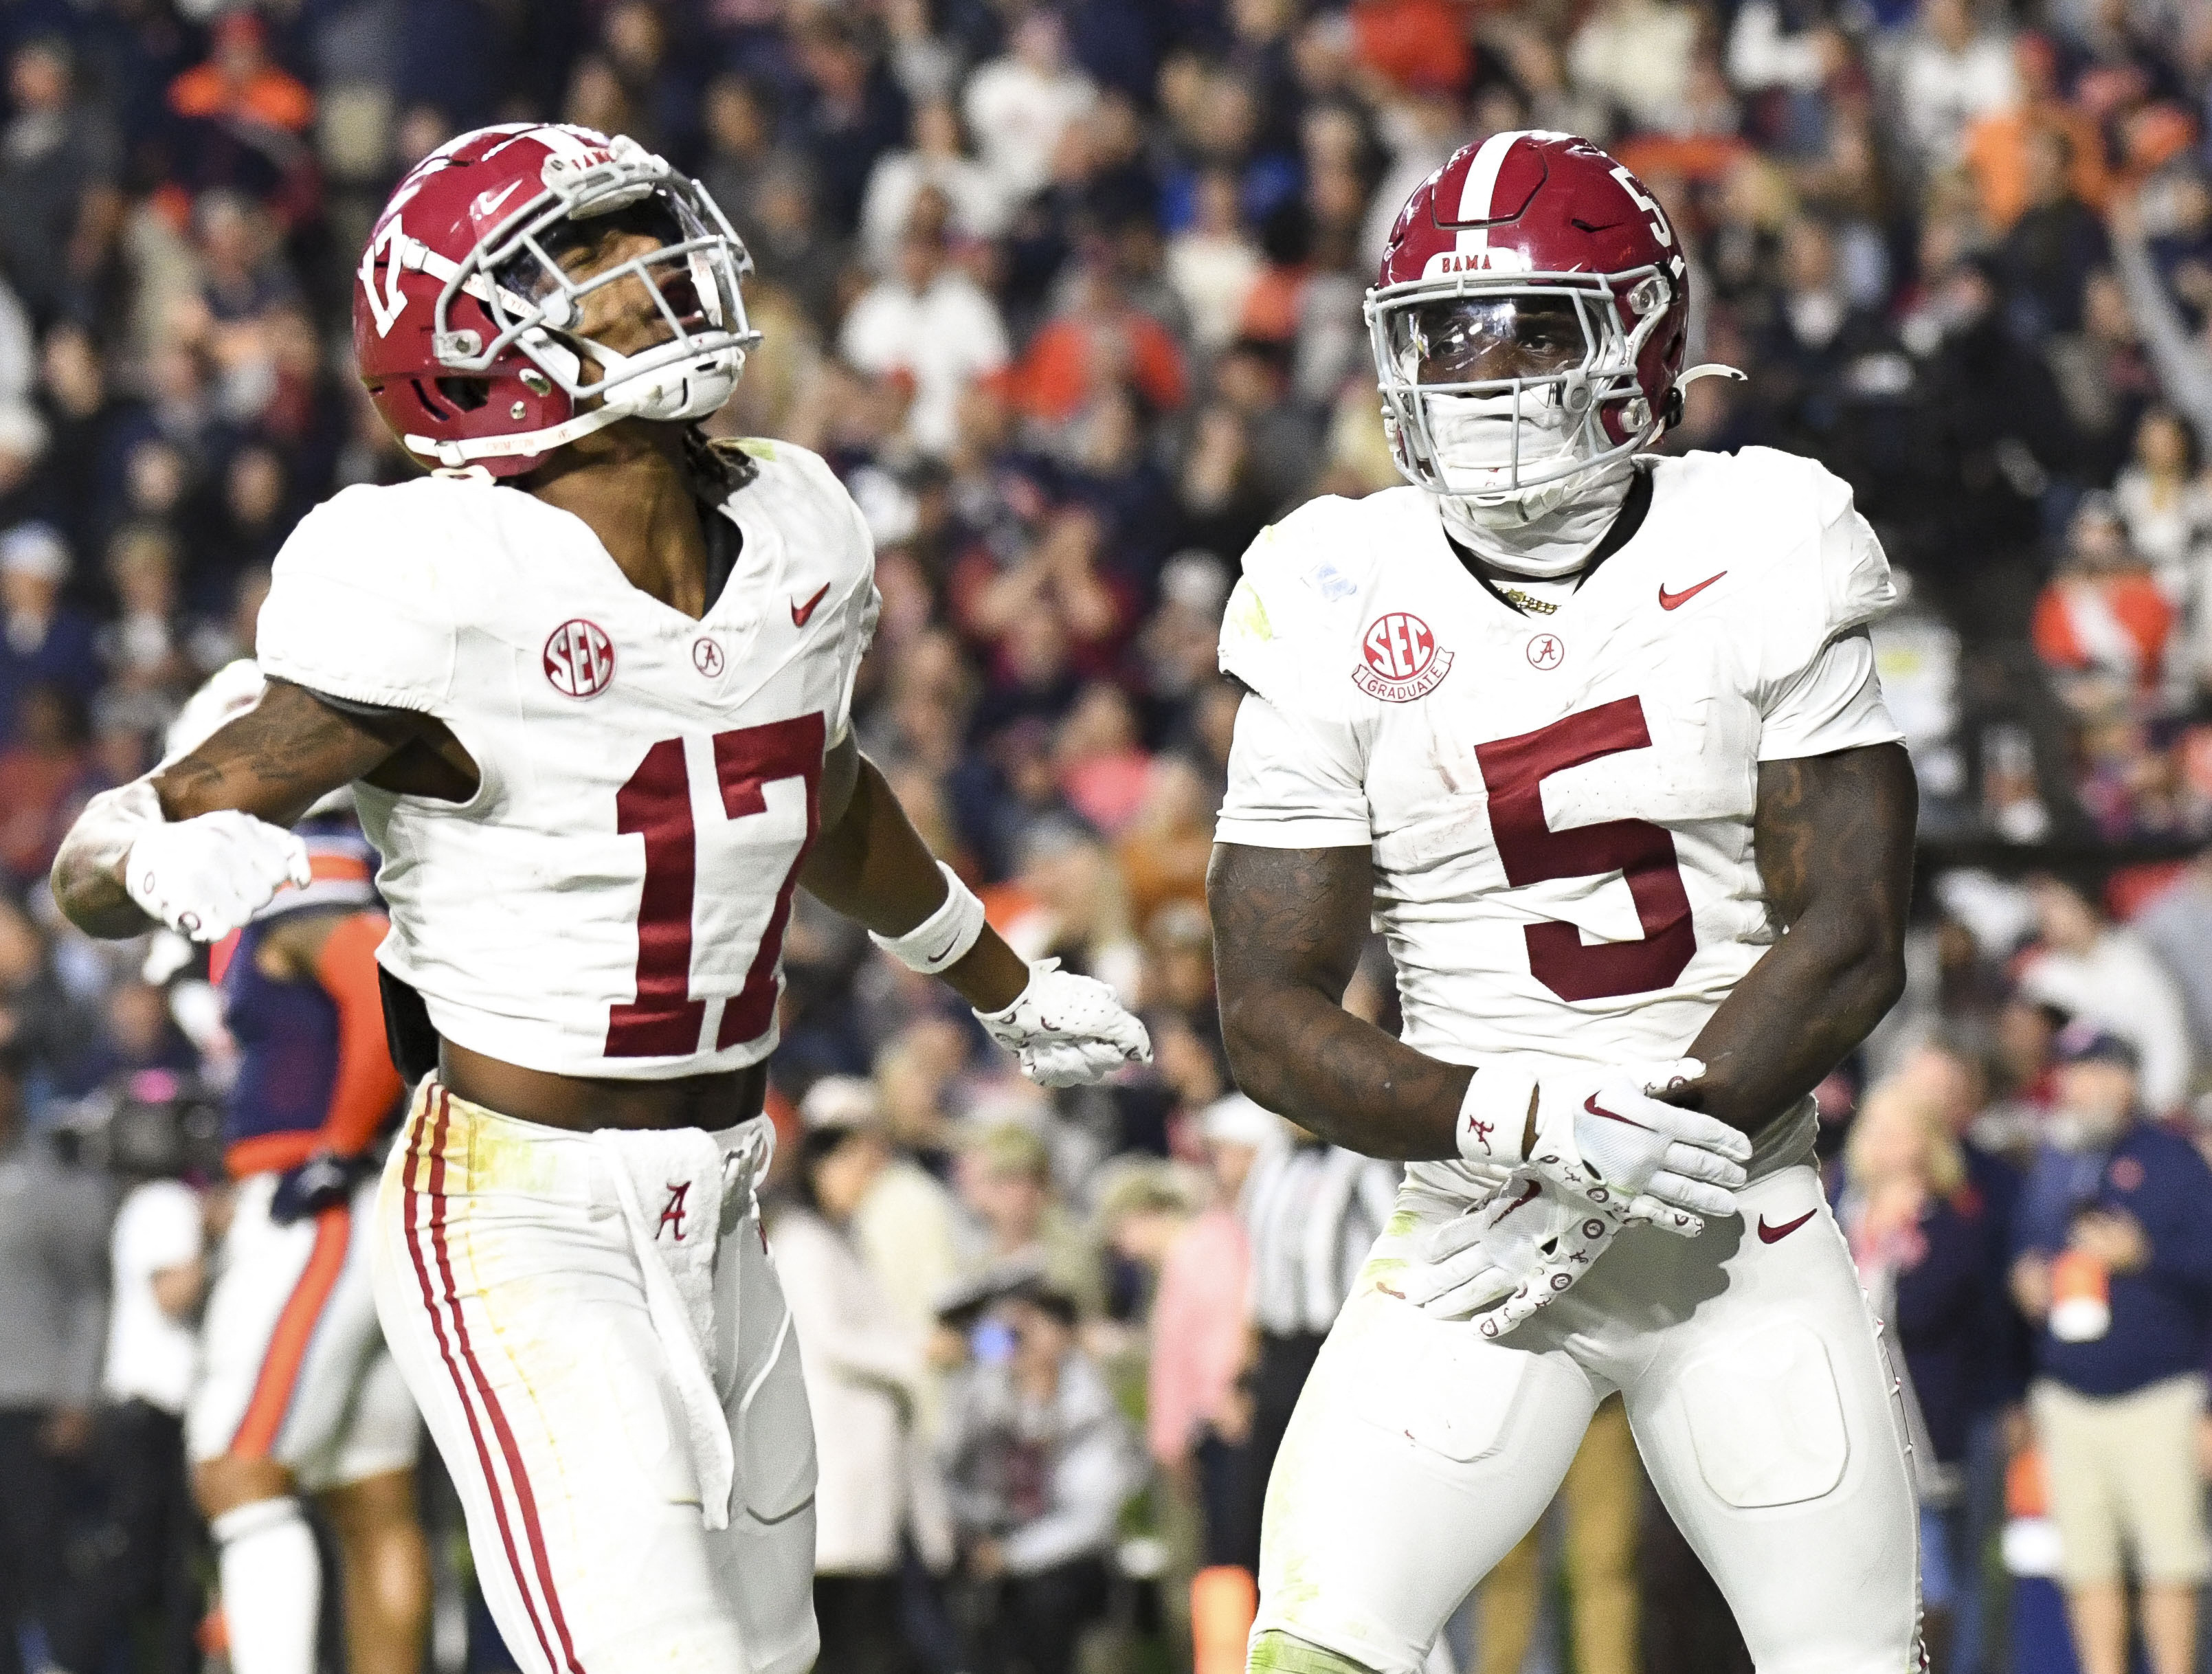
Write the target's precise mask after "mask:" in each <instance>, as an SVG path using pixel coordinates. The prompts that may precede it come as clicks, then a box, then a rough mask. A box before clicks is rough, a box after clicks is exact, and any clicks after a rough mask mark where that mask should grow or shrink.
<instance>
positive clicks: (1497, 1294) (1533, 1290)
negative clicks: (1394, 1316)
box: [1394, 1172, 1624, 1336]
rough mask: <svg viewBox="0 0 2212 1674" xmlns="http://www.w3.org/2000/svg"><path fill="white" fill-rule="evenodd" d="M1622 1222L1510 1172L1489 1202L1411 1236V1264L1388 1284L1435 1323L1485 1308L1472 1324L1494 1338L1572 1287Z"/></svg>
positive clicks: (1529, 1177)
mask: <svg viewBox="0 0 2212 1674" xmlns="http://www.w3.org/2000/svg"><path fill="white" fill-rule="evenodd" d="M1623 1224H1624V1221H1623V1219H1622V1217H1621V1216H1620V1215H1617V1214H1607V1212H1606V1211H1605V1210H1603V1209H1601V1208H1597V1207H1595V1205H1592V1204H1589V1203H1586V1202H1582V1201H1581V1200H1580V1199H1578V1198H1577V1197H1575V1196H1572V1195H1571V1193H1568V1192H1565V1191H1562V1190H1559V1188H1558V1187H1556V1186H1547V1185H1546V1184H1545V1183H1544V1182H1543V1181H1542V1180H1541V1179H1539V1178H1537V1177H1536V1176H1535V1175H1534V1174H1533V1173H1528V1172H1522V1173H1516V1174H1515V1175H1513V1176H1512V1177H1511V1178H1510V1179H1508V1180H1507V1181H1506V1183H1505V1184H1504V1185H1503V1186H1501V1187H1500V1188H1499V1189H1498V1195H1497V1196H1494V1197H1492V1199H1491V1200H1490V1201H1489V1202H1487V1203H1484V1204H1482V1205H1480V1207H1478V1208H1470V1209H1468V1210H1467V1211H1466V1212H1465V1213H1464V1214H1458V1215H1455V1216H1453V1217H1452V1218H1451V1219H1450V1220H1447V1221H1445V1222H1443V1225H1441V1226H1437V1227H1430V1228H1428V1229H1427V1230H1426V1231H1425V1232H1422V1233H1416V1234H1415V1235H1414V1238H1413V1257H1414V1259H1413V1261H1412V1262H1410V1263H1407V1266H1406V1267H1405V1269H1403V1270H1402V1271H1401V1273H1400V1274H1399V1275H1397V1277H1396V1279H1395V1281H1394V1283H1395V1288H1396V1289H1397V1292H1398V1294H1400V1295H1401V1296H1402V1297H1404V1298H1405V1299H1406V1300H1407V1301H1408V1302H1411V1303H1413V1305H1414V1306H1416V1307H1418V1308H1419V1309H1420V1310H1421V1311H1422V1312H1424V1313H1426V1314H1430V1315H1432V1316H1434V1317H1435V1318H1438V1319H1464V1318H1468V1316H1469V1315H1471V1314H1474V1313H1477V1312H1480V1311H1482V1310H1484V1309H1488V1310H1489V1312H1486V1313H1483V1314H1482V1318H1481V1319H1480V1321H1479V1322H1478V1323H1479V1325H1480V1330H1482V1332H1483V1334H1484V1335H1485V1336H1498V1335H1500V1334H1502V1333H1504V1332H1505V1331H1509V1330H1512V1329H1513V1327H1514V1326H1516V1325H1517V1324H1520V1323H1521V1322H1522V1320H1523V1319H1526V1318H1528V1316H1529V1315H1530V1314H1532V1313H1534V1312H1536V1310H1537V1309H1539V1308H1541V1307H1543V1306H1545V1305H1546V1304H1547V1303H1549V1302H1551V1301H1552V1300H1553V1299H1554V1298H1556V1297H1558V1296H1559V1294H1562V1293H1563V1292H1565V1291H1566V1290H1567V1289H1569V1288H1571V1287H1572V1286H1573V1284H1574V1282H1575V1281H1576V1280H1577V1279H1579V1278H1580V1277H1582V1275H1583V1274H1585V1273H1587V1272H1589V1269H1590V1263H1593V1262H1595V1260H1596V1259H1597V1257H1598V1256H1599V1254H1600V1253H1601V1251H1603V1250H1604V1249H1605V1247H1606V1246H1607V1245H1609V1244H1611V1243H1612V1242H1613V1239H1614V1238H1615V1237H1616V1236H1618V1235H1619V1233H1620V1228H1621V1227H1622V1226H1623ZM1493 1305H1496V1306H1493Z"/></svg>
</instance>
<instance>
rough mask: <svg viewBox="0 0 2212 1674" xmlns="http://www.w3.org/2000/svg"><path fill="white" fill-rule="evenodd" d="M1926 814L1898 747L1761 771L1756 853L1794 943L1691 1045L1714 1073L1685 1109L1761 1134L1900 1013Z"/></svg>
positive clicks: (1746, 981) (1765, 958)
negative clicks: (1915, 865) (1918, 829)
mask: <svg viewBox="0 0 2212 1674" xmlns="http://www.w3.org/2000/svg"><path fill="white" fill-rule="evenodd" d="M1918 808H1919V789H1918V787H1917V785H1916V784H1915V782H1914V781H1913V777H1912V765H1911V762H1910V761H1909V760H1908V759H1907V758H1906V757H1905V750H1904V747H1903V746H1901V745H1895V744H1881V745H1874V746H1869V747H1867V748H1864V749H1859V750H1844V751H1838V752H1837V753H1836V754H1834V755H1832V756H1814V757H1810V758H1806V759H1803V760H1800V761H1779V762H1765V763H1762V764H1760V766H1759V807H1758V812H1757V813H1756V814H1755V815H1754V816H1753V828H1752V830H1753V838H1752V840H1753V849H1754V853H1755V855H1756V856H1757V859H1758V862H1759V878H1760V880H1761V881H1762V882H1763V883H1764V884H1765V887H1766V896H1767V900H1768V903H1769V904H1770V906H1771V910H1772V911H1773V913H1774V916H1775V918H1776V920H1777V921H1778V922H1779V923H1780V924H1781V925H1782V926H1783V927H1784V928H1785V929H1786V930H1787V931H1788V934H1785V935H1784V937H1783V938H1782V940H1779V941H1778V942H1777V943H1775V945H1774V946H1773V947H1770V948H1769V949H1768V950H1767V951H1766V953H1765V954H1764V955H1762V956H1761V957H1760V959H1759V963H1758V964H1757V965H1753V966H1752V968H1751V970H1750V971H1749V972H1748V973H1747V974H1746V976H1745V977H1744V978H1743V980H1742V981H1741V982H1740V983H1737V984H1736V985H1735V991H1734V992H1733V993H1731V994H1730V995H1729V997H1728V998H1727V999H1726V1000H1724V1001H1722V1002H1721V1007H1720V1009H1719V1010H1718V1011H1717V1012H1715V1013H1714V1014H1712V1016H1711V1018H1710V1019H1709V1020H1707V1021H1706V1024H1705V1028H1704V1029H1703V1030H1702V1031H1700V1032H1699V1035H1698V1038H1697V1039H1696V1041H1694V1042H1693V1043H1692V1044H1691V1047H1690V1049H1689V1056H1692V1057H1693V1058H1699V1059H1701V1060H1703V1061H1704V1063H1705V1075H1704V1077H1703V1079H1701V1080H1699V1081H1698V1082H1697V1083H1696V1084H1695V1085H1693V1086H1692V1087H1687V1088H1685V1089H1684V1090H1683V1092H1682V1093H1681V1094H1680V1095H1678V1096H1677V1100H1676V1102H1680V1103H1685V1104H1689V1105H1692V1106H1693V1107H1695V1108H1696V1109H1699V1110H1701V1111H1705V1113H1706V1114H1707V1115H1710V1116H1714V1117H1719V1118H1720V1119H1721V1120H1722V1121H1723V1122H1725V1123H1728V1124H1729V1126H1730V1127H1732V1128H1737V1129H1742V1130H1743V1131H1744V1132H1746V1133H1756V1132H1757V1131H1758V1130H1759V1129H1760V1128H1762V1127H1764V1126H1765V1124H1766V1123H1769V1122H1771V1121H1772V1120H1773V1119H1774V1117H1776V1116H1778V1114H1780V1113H1781V1112H1782V1111H1784V1110H1787V1109H1788V1108H1789V1107H1790V1105H1792V1104H1794V1103H1796V1101H1797V1100H1798V1099H1802V1097H1803V1096H1804V1095H1805V1094H1806V1093H1810V1092H1811V1091H1812V1090H1813V1089H1814V1087H1817V1086H1819V1085H1820V1081H1821V1080H1822V1079H1823V1078H1824V1077H1825V1076H1826V1074H1828V1072H1829V1071H1830V1070H1832V1069H1833V1068H1835V1067H1836V1066H1837V1065H1838V1063H1840V1062H1843V1060H1844V1055H1845V1054H1847V1053H1848V1052H1850V1050H1851V1049H1852V1048H1853V1047H1855V1046H1857V1044H1859V1043H1860V1042H1861V1041H1862V1040H1864V1039H1865V1038H1866V1037H1867V1032H1868V1031H1869V1030H1870V1029H1872V1028H1873V1027H1874V1026H1875V1024H1876V1023H1878V1022H1880V1021H1881V1017H1882V1014H1883V1013H1885V1012H1887V1010H1888V1009H1889V1008H1890V1007H1892V1006H1893V1005H1894V1004H1896V1003H1897V997H1898V995H1899V994H1901V993H1903V992H1904V989H1905V910H1906V908H1907V906H1908V905H1909V904H1910V902H1911V894H1912V836H1913V829H1914V825H1915V822H1916V818H1917V812H1918Z"/></svg>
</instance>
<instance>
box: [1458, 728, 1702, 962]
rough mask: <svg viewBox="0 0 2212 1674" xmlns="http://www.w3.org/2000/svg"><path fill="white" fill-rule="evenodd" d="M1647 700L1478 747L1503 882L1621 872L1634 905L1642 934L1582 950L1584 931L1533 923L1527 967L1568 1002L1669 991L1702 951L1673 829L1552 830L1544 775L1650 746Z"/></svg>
mask: <svg viewBox="0 0 2212 1674" xmlns="http://www.w3.org/2000/svg"><path fill="white" fill-rule="evenodd" d="M1650 747H1651V732H1650V728H1649V727H1646V726H1645V725H1644V702H1643V700H1642V699H1641V698H1638V697H1623V698H1620V699H1619V700H1617V701H1616V702H1613V703H1601V704H1599V705H1598V706H1597V707H1596V708H1595V709H1584V710H1583V711H1582V712H1581V713H1580V714H1578V715H1568V716H1567V717H1566V718H1565V720H1562V721H1553V723H1552V724H1551V725H1550V726H1548V727H1538V728H1537V729H1536V730H1535V731H1534V732H1533V733H1523V734H1521V735H1520V737H1518V738H1500V739H1492V740H1491V741H1490V742H1489V743H1487V744H1479V745H1477V746H1475V748H1474V758H1475V760H1476V762H1477V763H1479V764H1480V766H1481V768H1482V782H1483V783H1484V784H1486V785H1487V786H1488V787H1489V788H1490V832H1491V836H1492V837H1493V838H1495V839H1496V841H1497V843H1498V859H1499V860H1500V861H1503V862H1504V866H1505V881H1506V882H1507V883H1509V884H1510V885H1512V886H1513V887H1514V888H1516V889H1519V888H1521V887H1522V886H1524V885H1528V884H1541V883H1545V882H1548V881H1549V880H1553V879H1555V878H1587V877H1589V876H1591V875H1592V874H1595V873H1601V872H1615V871H1617V872H1619V873H1620V874H1621V875H1622V877H1624V878H1626V880H1627V881H1628V894H1629V898H1630V899H1631V900H1632V901H1634V902H1635V903H1636V917H1637V922H1638V923H1640V924H1642V925H1643V927H1644V939H1643V940H1641V941H1601V942H1598V943H1596V944H1595V945H1594V946H1589V947H1585V946H1584V945H1583V934H1582V931H1581V930H1580V929H1579V928H1577V927H1576V926H1575V925H1572V924H1566V923H1562V922H1559V921H1557V920H1553V921H1552V922H1547V923H1543V924H1530V925H1528V926H1526V927H1525V928H1524V929H1523V932H1522V934H1525V935H1526V936H1527V938H1528V971H1529V974H1530V975H1532V976H1533V977H1535V979H1536V980H1537V981H1538V982H1540V983H1543V985H1544V986H1545V987H1546V988H1547V989H1551V990H1552V992H1553V993H1554V994H1556V995H1559V998H1560V999H1562V1000H1606V999H1611V998H1613V997H1615V996H1617V995H1623V994H1646V993H1649V992H1650V991H1651V990H1652V989H1662V988H1672V987H1673V986H1674V982H1675V979H1676V978H1677V977H1680V976H1681V974H1682V971H1683V970H1684V968H1685V967H1686V966H1687V965H1688V964H1689V963H1690V960H1691V959H1692V956H1693V955H1694V954H1695V953H1697V951H1698V937H1697V932H1696V930H1695V929H1694V928H1692V925H1691V922H1690V897H1689V892H1687V891H1686V890H1685V889H1684V888H1683V887H1682V868H1681V865H1680V861H1678V860H1677V859H1676V858H1675V855H1674V833H1673V832H1671V831H1668V830H1667V829H1666V827H1664V826H1663V825H1653V824H1651V822H1650V821H1649V820H1648V819H1608V820H1607V821H1605V822H1604V823H1603V824H1601V825H1576V826H1571V827H1570V828H1569V829H1568V830H1566V831H1553V829H1552V827H1551V825H1550V823H1549V822H1548V821H1547V820H1546V819H1545V818H1544V794H1543V791H1544V781H1545V780H1547V779H1548V778H1550V777H1551V776H1552V775H1553V774H1554V773H1564V772H1565V771H1566V770H1567V769H1569V768H1571V767H1580V766H1581V765H1582V764H1583V763H1584V762H1594V761H1595V760H1597V759H1598V758H1599V757H1601V756H1612V755H1617V754H1619V753H1620V752H1621V751H1623V750H1648V749H1650Z"/></svg>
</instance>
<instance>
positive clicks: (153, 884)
mask: <svg viewBox="0 0 2212 1674" xmlns="http://www.w3.org/2000/svg"><path fill="white" fill-rule="evenodd" d="M313 880H314V874H313V872H312V871H310V870H309V868H308V865H307V844H305V843H301V841H300V839H299V838H298V837H295V836H294V835H293V834H292V833H291V832H289V831H286V830H285V829H284V828H283V826H281V825H270V824H269V823H268V822H267V821H266V820H262V819H255V818H254V817H253V816H252V814H250V813H238V812H237V811H235V810H234V809H230V808H223V809H219V810H218V811H216V813H204V814H200V815H197V817H195V818H193V819H180V820H178V821H177V822H175V823H174V824H167V823H165V824H162V825H155V826H153V827H151V828H149V830H147V831H143V832H141V833H140V834H139V836H138V837H137V839H136V840H135V841H134V842H133V843H131V849H130V852H129V853H128V854H127V855H125V857H124V861H123V886H124V888H125V889H126V890H127V891H129V892H130V894H131V899H132V900H133V901H136V902H137V904H138V905H139V906H140V907H141V908H142V909H143V910H144V911H145V912H146V913H147V914H148V916H150V917H153V918H156V919H159V920H160V921H161V922H162V923H164V924H166V925H167V926H168V927H169V928H171V929H173V930H176V931H179V932H181V933H182V934H185V935H188V936H190V937H191V939H192V940H194V941H219V940H222V938H223V937H224V936H227V935H228V934H230V933H231V932H232V931H233V930H235V929H238V928H240V927H242V926H243V925H244V924H245V923H246V922H247V921H248V920H249V919H251V918H252V916H253V915H254V914H255V913H257V912H258V911H260V910H261V909H262V908H264V907H265V906H267V905H268V904H269V903H270V901H271V900H273V899H274V898H276V892H277V891H278V890H280V889H282V888H283V887H284V886H285V885H286V884H297V885H299V886H301V888H305V887H306V886H307V885H308V884H310V883H312V882H313Z"/></svg>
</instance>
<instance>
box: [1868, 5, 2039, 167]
mask: <svg viewBox="0 0 2212 1674" xmlns="http://www.w3.org/2000/svg"><path fill="white" fill-rule="evenodd" d="M1894 87H1895V99H1896V102H1897V106H1898V111H1899V116H1900V117H1901V118H1902V119H1903V126H1904V131H1905V143H1906V145H1907V147H1908V148H1909V149H1910V150H1911V154H1912V157H1913V161H1915V162H1916V163H1917V165H1918V167H1919V169H1920V171H1921V172H1922V173H1923V174H1932V173H1937V172H1939V171H1941V170H1942V169H1944V168H1947V167H1949V166H1950V165H1952V164H1953V163H1955V162H1957V161H1959V157H1960V141H1961V137H1962V136H1963V135H1964V134H1965V132H1966V125H1967V124H1968V123H1969V122H1972V120H1973V119H1975V118H1976V117H1978V116H1986V115H1988V114H1989V113H1990V112H1992V111H1998V110H2002V109H2004V108H2005V107H2007V106H2009V105H2011V104H2013V103H2014V102H2015V101H2016V100H2018V99H2019V97H2020V76H2019V73H2018V70H2017V69H2016V67H2015V64H2014V60H2013V49H2012V43H2011V41H2010V40H2007V39H2006V38H2005V37H2004V36H2003V35H2002V34H2001V33H1997V32H1996V31H1995V30H1987V29H1984V28H1983V27H1981V26H1980V21H1979V20H1978V18H1977V17H1976V16H1975V14H1974V7H1973V0H1924V3H1923V5H1922V6H1921V9H1920V15H1919V17H1918V18H1917V20H1915V21H1914V24H1913V27H1912V30H1911V33H1909V34H1908V35H1906V36H1905V40H1904V42H1903V45H1902V46H1901V48H1900V49H1899V53H1898V56H1897V59H1896V69H1895V74H1894Z"/></svg>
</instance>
